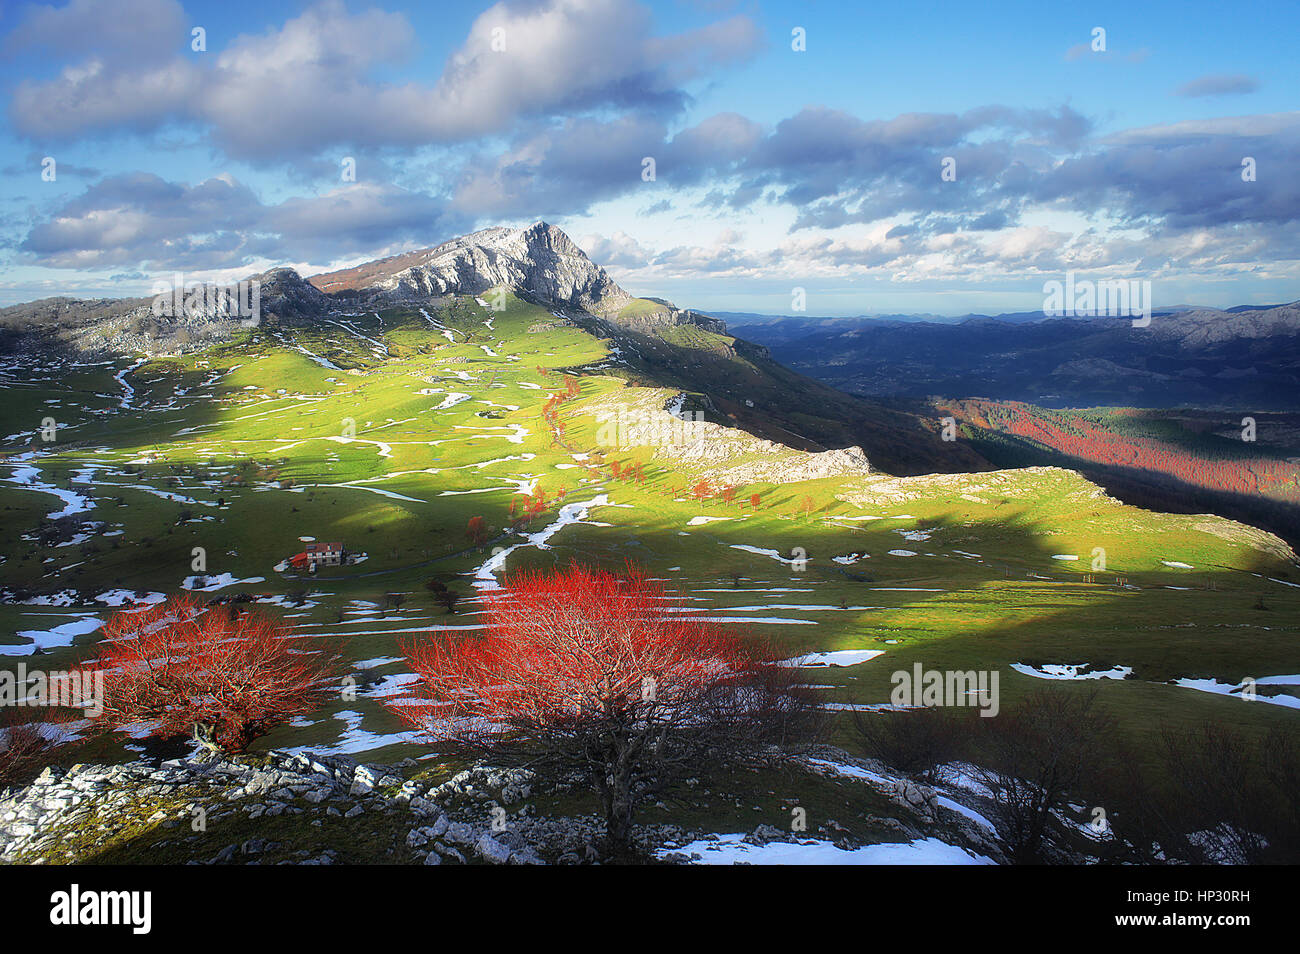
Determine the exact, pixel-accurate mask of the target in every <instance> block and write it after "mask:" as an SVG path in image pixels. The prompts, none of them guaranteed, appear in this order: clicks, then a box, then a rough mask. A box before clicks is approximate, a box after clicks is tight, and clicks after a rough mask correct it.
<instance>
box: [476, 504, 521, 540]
mask: <svg viewBox="0 0 1300 954" xmlns="http://www.w3.org/2000/svg"><path fill="white" fill-rule="evenodd" d="M510 503H511V504H512V507H511V509H512V510H513V504H514V501H513V500H512V501H511V502H510ZM465 536H467V537H469V539H470V542H471V543H473V544H474V546H476V547H477V546H481V545H482V543H483V541H484V540H486V539H487V527H486V526H485V525H484V523H483V518H482V517H470V518H469V523H468V524H467V525H466V527H465Z"/></svg>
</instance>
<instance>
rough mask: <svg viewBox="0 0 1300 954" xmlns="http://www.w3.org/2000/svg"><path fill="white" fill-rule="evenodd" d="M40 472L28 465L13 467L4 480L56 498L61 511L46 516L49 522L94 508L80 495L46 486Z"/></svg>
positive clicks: (30, 455) (22, 457) (23, 456)
mask: <svg viewBox="0 0 1300 954" xmlns="http://www.w3.org/2000/svg"><path fill="white" fill-rule="evenodd" d="M34 456H35V455H33V454H23V455H21V456H19V457H15V458H13V459H14V460H30V459H31V458H32V457H34ZM40 477H41V472H40V470H38V469H37V468H35V467H33V466H31V465H30V464H24V465H22V466H20V467H14V468H13V470H12V473H11V474H10V476H9V477H7V478H5V480H6V481H7V482H8V483H13V484H18V485H19V486H20V487H23V488H25V489H27V490H35V491H38V492H39V493H43V494H50V495H52V496H55V497H58V498H59V499H60V500H62V501H63V503H64V507H63V509H62V510H55V511H53V512H51V513H49V514H48V515H47V516H48V517H49V518H50V519H51V520H57V519H59V518H60V517H70V516H72V515H73V514H77V513H85V512H86V511H87V510H90V509H91V508H92V507H94V506H95V504H94V501H92V500H91V499H90V498H89V497H83V496H82V495H81V494H78V493H74V492H73V491H71V490H64V489H63V488H61V487H55V486H54V485H53V484H47V483H45V482H44V481H42V480H41V479H40Z"/></svg>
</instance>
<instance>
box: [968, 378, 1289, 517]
mask: <svg viewBox="0 0 1300 954" xmlns="http://www.w3.org/2000/svg"><path fill="white" fill-rule="evenodd" d="M944 410H945V411H947V412H950V413H955V414H956V416H957V417H959V418H960V419H962V420H965V421H966V422H968V423H970V424H973V425H975V426H976V427H980V428H983V429H985V430H990V431H995V432H998V433H1002V434H1011V435H1014V436H1016V437H1021V438H1025V439H1027V440H1030V441H1033V442H1035V443H1037V444H1040V445H1042V446H1044V447H1047V448H1050V449H1052V450H1055V451H1059V452H1060V453H1062V454H1066V455H1068V456H1070V457H1074V458H1077V459H1079V460H1084V461H1088V462H1090V463H1095V464H1102V465H1106V466H1111V467H1127V468H1132V469H1135V470H1143V471H1150V472H1155V473H1160V474H1166V475H1168V476H1170V477H1173V478H1175V479H1177V480H1180V481H1182V482H1184V483H1187V484H1191V485H1193V486H1196V487H1203V488H1206V489H1208V490H1217V491H1227V492H1229V493H1235V494H1247V495H1250V496H1269V497H1273V498H1275V499H1279V500H1293V501H1294V500H1300V466H1297V465H1296V464H1293V463H1291V462H1289V461H1285V460H1278V459H1276V458H1270V457H1266V456H1263V455H1261V456H1228V455H1221V454H1216V453H1214V451H1213V449H1212V448H1209V447H1206V448H1205V449H1203V450H1201V451H1199V452H1193V451H1191V450H1189V449H1186V448H1183V447H1179V446H1177V445H1175V444H1173V443H1171V442H1169V441H1162V440H1160V439H1158V438H1153V437H1143V436H1140V435H1137V434H1129V433H1124V432H1123V431H1122V430H1120V429H1119V428H1117V427H1106V426H1104V425H1103V424H1101V423H1099V422H1098V421H1096V420H1093V419H1090V418H1089V417H1087V416H1085V415H1083V414H1081V413H1079V412H1076V411H1070V410H1047V409H1044V408H1037V407H1033V406H1032V405H1028V404H1021V403H1019V402H1015V401H1003V402H997V401H962V402H960V403H959V404H957V405H955V406H953V407H948V408H945V409H944ZM1135 413H1136V412H1131V414H1130V416H1132V414H1135ZM1119 420H1121V418H1120V417H1118V416H1117V417H1116V421H1117V422H1118V421H1119Z"/></svg>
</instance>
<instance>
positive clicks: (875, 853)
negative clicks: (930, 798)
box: [660, 834, 994, 865]
mask: <svg viewBox="0 0 1300 954" xmlns="http://www.w3.org/2000/svg"><path fill="white" fill-rule="evenodd" d="M744 837H745V835H744V834H734V835H719V836H718V838H717V840H716V841H710V840H700V841H693V842H691V843H690V844H688V845H683V846H682V847H681V848H676V849H665V850H663V851H661V852H660V855H664V854H669V853H671V852H673V851H677V852H681V853H683V854H685V855H688V856H690V855H695V854H698V855H699V856H700V857H699V859H698V860H693V861H692V862H691V863H692V864H702V865H735V864H749V865H991V864H994V862H993V860H992V859H990V858H986V857H984V856H983V855H976V854H972V853H971V852H969V851H967V850H966V849H964V848H958V847H957V846H956V845H950V844H948V843H947V842H943V841H940V840H939V839H938V838H918V839H917V840H916V841H912V842H898V843H888V842H887V843H883V844H878V845H864V846H863V847H861V848H853V849H850V850H847V851H846V850H844V849H842V848H837V847H836V846H835V844H834V843H833V842H829V841H819V840H817V839H815V838H810V839H807V840H806V841H801V842H797V843H793V844H791V843H787V842H783V841H770V842H768V843H767V844H766V845H751V844H747V843H746V842H744V841H743V840H742V839H744Z"/></svg>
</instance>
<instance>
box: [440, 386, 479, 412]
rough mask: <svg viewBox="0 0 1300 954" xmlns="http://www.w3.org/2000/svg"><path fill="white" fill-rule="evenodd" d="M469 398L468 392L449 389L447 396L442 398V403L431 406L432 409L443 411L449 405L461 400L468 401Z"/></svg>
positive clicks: (453, 405) (454, 404)
mask: <svg viewBox="0 0 1300 954" xmlns="http://www.w3.org/2000/svg"><path fill="white" fill-rule="evenodd" d="M469 398H470V396H469V395H468V394H461V393H460V392H458V391H449V392H447V396H446V397H445V398H443V399H442V403H441V404H439V405H438V406H437V407H435V408H433V410H435V411H445V410H447V408H449V407H455V406H456V405H457V404H459V403H460V402H461V401H468V400H469Z"/></svg>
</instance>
